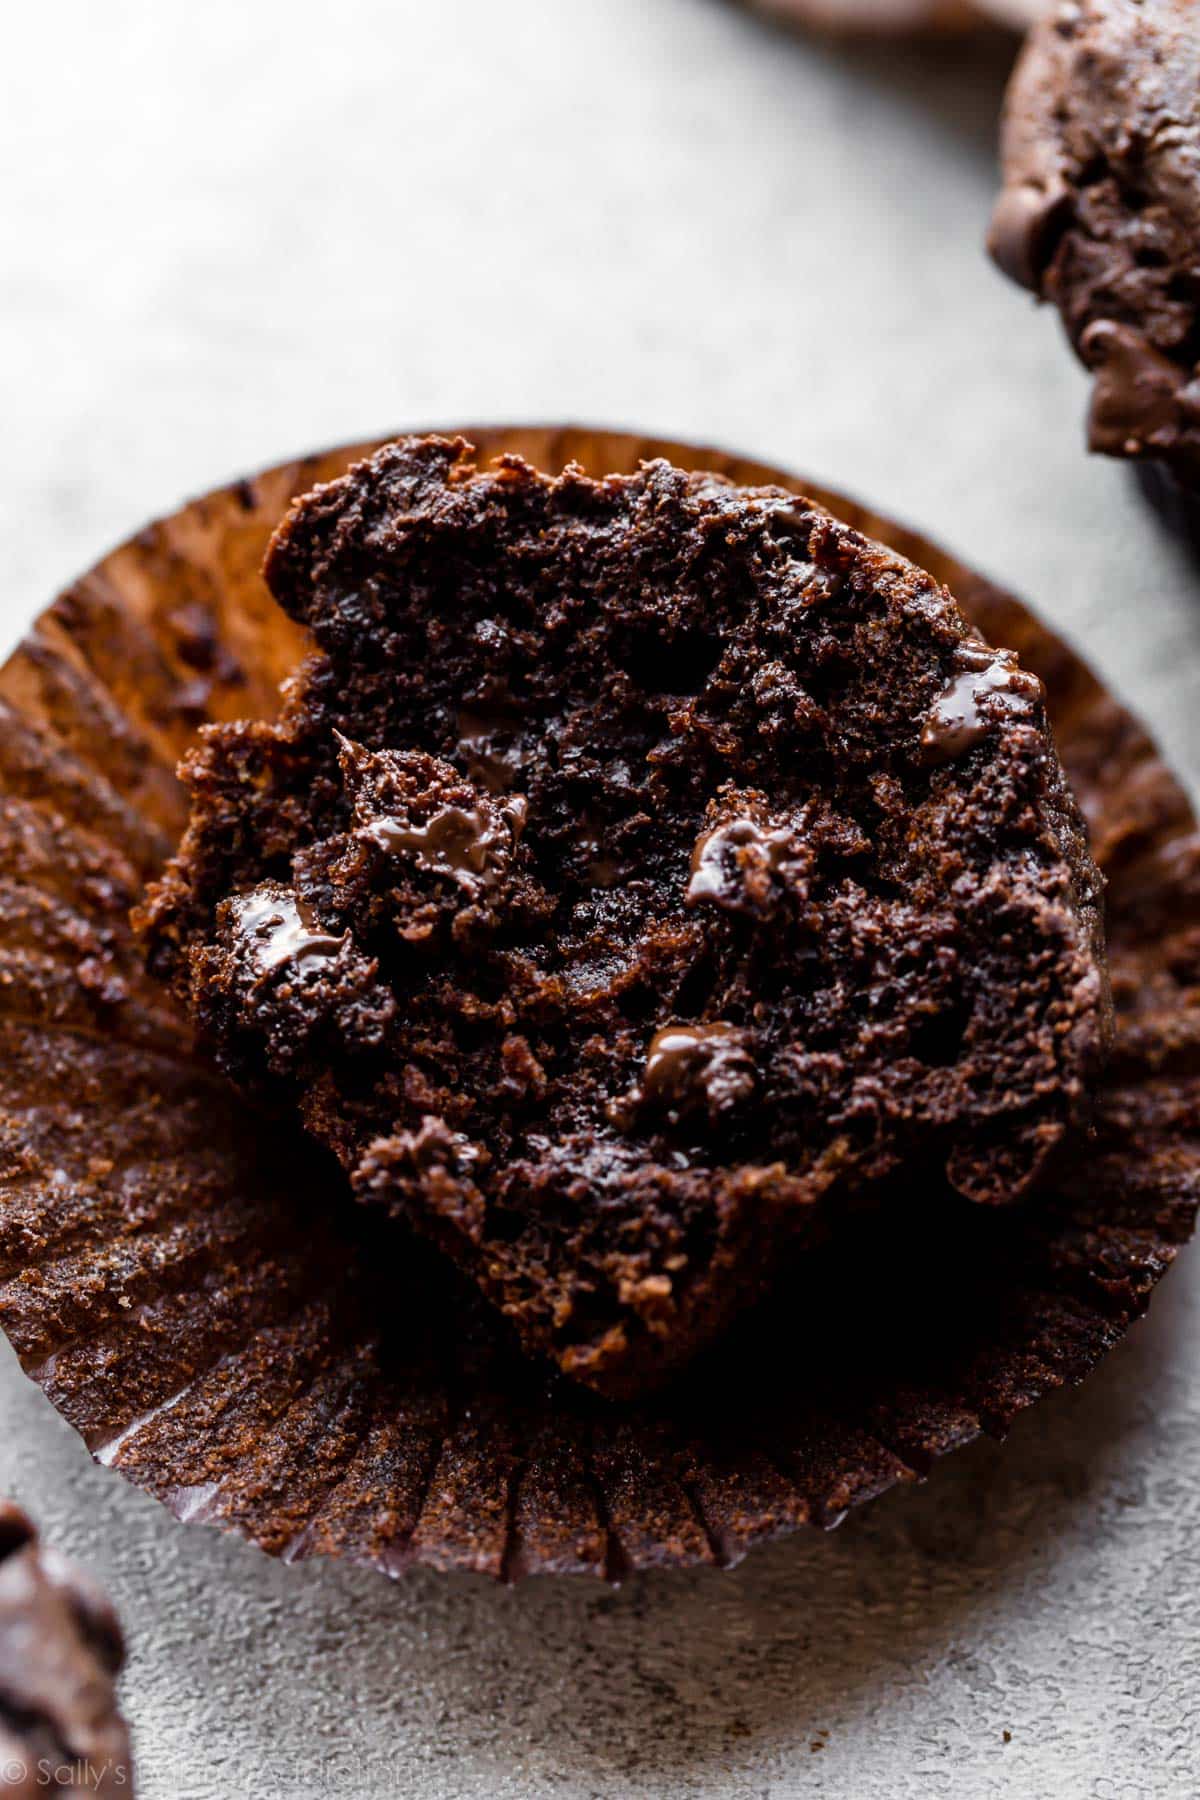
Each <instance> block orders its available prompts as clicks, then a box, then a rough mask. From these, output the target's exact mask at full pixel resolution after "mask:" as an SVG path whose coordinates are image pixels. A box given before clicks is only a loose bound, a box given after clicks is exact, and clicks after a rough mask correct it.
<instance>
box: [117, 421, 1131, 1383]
mask: <svg viewBox="0 0 1200 1800" xmlns="http://www.w3.org/2000/svg"><path fill="white" fill-rule="evenodd" d="M469 448H470V447H469V446H467V445H464V444H463V443H462V442H461V441H455V442H450V441H446V440H443V439H436V438H434V439H423V440H422V439H412V440H407V441H404V442H401V443H398V444H395V445H392V446H389V447H388V448H386V449H384V450H383V451H381V452H379V453H378V454H377V455H376V456H374V457H373V458H371V459H370V460H369V461H368V462H366V463H363V464H361V465H359V466H358V467H357V468H356V469H353V470H352V471H351V472H350V473H349V474H348V475H347V476H345V477H344V478H343V479H342V480H340V481H337V482H334V483H332V484H331V485H329V486H327V487H324V488H318V489H316V490H315V491H314V492H313V493H311V494H310V495H308V496H307V497H306V498H305V499H303V500H302V501H300V502H299V503H298V504H297V505H296V506H295V507H294V508H293V510H292V512H291V513H290V514H289V516H288V518H287V519H286V520H285V522H284V524H283V525H282V526H281V528H280V530H279V531H278V533H277V534H276V537H275V540H274V542H273V544H272V547H271V551H270V554H269V556H268V561H267V569H266V572H267V578H268V582H269V584H270V586H271V589H272V591H273V593H274V594H275V596H276V598H277V600H278V601H279V602H280V604H281V605H282V606H283V607H284V609H285V610H286V611H287V612H288V613H289V614H290V615H291V617H292V618H294V619H296V620H299V621H301V622H302V623H304V624H306V625H307V626H308V627H309V628H310V629H311V631H312V633H313V636H314V638H315V640H316V643H317V646H318V652H317V654H316V655H315V656H314V657H312V658H310V660H309V661H308V662H307V663H306V665H305V666H304V668H303V669H302V671H301V672H300V674H299V675H298V677H296V678H295V679H294V680H293V682H292V683H291V684H290V686H289V689H288V691H287V695H286V704H285V708H284V712H283V715H282V718H281V720H280V721H279V722H278V723H277V724H269V725H268V724H262V723H249V724H241V725H230V726H217V727H212V728H210V729H209V730H208V731H207V733H206V734H205V739H204V742H203V744H202V746H201V748H200V749H199V750H198V751H197V752H196V753H195V754H194V755H193V756H192V757H191V758H189V760H188V762H187V763H186V764H185V768H184V774H185V778H186V780H187V781H188V782H189V784H190V786H191V789H192V804H193V810H192V817H191V823H190V826H189V829H188V832H187V834H186V836H185V839H184V841H183V843H182V845H181V847H180V851H179V854H178V856H177V858H176V860H175V862H174V863H173V864H172V866H171V867H170V868H169V870H168V871H167V873H166V876H165V877H164V879H163V881H162V882H161V883H160V884H159V885H158V886H157V888H155V889H154V890H153V891H152V892H151V894H150V896H149V899H148V902H147V905H146V907H145V908H144V910H143V912H142V914H141V915H140V918H139V924H140V928H141V929H142V931H143V932H144V934H145V938H146V942H147V945H148V949H149V954H150V958H151V962H152V965H153V966H154V967H155V968H156V969H158V970H159V971H160V972H161V973H163V974H164V975H166V976H168V977H169V978H170V979H172V980H173V981H174V983H175V984H176V985H177V987H178V989H179V990H180V991H181V992H182V993H183V994H185V995H186V997H187V998H188V1001H189V1003H190V1006H191V1008H192V1012H193V1016H194V1018H195V1020H196V1023H197V1026H198V1029H199V1033H200V1037H201V1040H202V1042H203V1043H205V1044H206V1045H207V1046H208V1047H209V1048H210V1050H211V1052H212V1054H213V1055H214V1056H215V1058H216V1060H217V1061H218V1062H219V1063H220V1065H221V1066H222V1067H223V1068H224V1069H226V1070H227V1071H228V1073H229V1074H230V1075H232V1076H233V1078H234V1079H235V1080H236V1081H237V1082H238V1083H239V1084H241V1085H242V1086H243V1087H246V1088H249V1089H251V1090H252V1091H254V1092H257V1093H258V1094H260V1095H262V1096H263V1097H264V1098H265V1099H266V1100H268V1101H269V1102H270V1103H271V1104H273V1105H283V1106H290V1107H294V1108H296V1109H297V1110H298V1112H299V1114H300V1117H301V1118H302V1119H303V1120H304V1122H305V1124H306V1126H307V1127H308V1129H309V1130H310V1131H311V1132H312V1133H313V1134H314V1135H315V1136H316V1137H317V1138H318V1139H319V1140H320V1141H321V1142H323V1143H325V1144H326V1145H328V1146H329V1147H331V1148H332V1149H333V1150H334V1151H335V1153H336V1155H337V1157H338V1158H339V1159H340V1161H341V1163H342V1165H343V1166H344V1168H345V1169H346V1170H347V1171H348V1173H349V1175H350V1178H351V1180H352V1182H353V1184H354V1187H355V1189H356V1191H357V1192H358V1194H359V1195H360V1196H361V1197H362V1198H363V1199H364V1200H368V1201H371V1202H373V1203H375V1204H376V1205H378V1206H380V1207H382V1208H384V1209H385V1210H386V1211H387V1212H389V1213H391V1214H393V1215H395V1216H396V1217H397V1218H399V1219H402V1220H404V1221H406V1222H408V1223H409V1224H412V1225H415V1226H416V1227H417V1228H419V1229H420V1230H422V1231H424V1232H426V1233H427V1234H429V1235H430V1236H432V1237H433V1238H434V1239H435V1240H436V1241H437V1242H438V1243H439V1244H441V1245H442V1246H443V1248H445V1249H446V1250H447V1251H448V1252H449V1254H450V1255H451V1256H452V1257H453V1258H454V1259H455V1260H456V1261H457V1262H458V1263H459V1265H460V1267H461V1268H463V1269H464V1270H465V1271H466V1272H467V1274H468V1275H470V1277H471V1278H472V1279H474V1280H475V1281H476V1282H477V1283H478V1284H479V1286H480V1287H481V1288H482V1290H483V1291H484V1293H485V1294H486V1295H487V1296H488V1297H489V1298H490V1299H491V1300H492V1301H494V1302H495V1303H496V1304H497V1305H498V1306H499V1307H500V1308H501V1309H502V1310H503V1311H504V1312H505V1313H506V1314H507V1316H508V1317H509V1318H510V1319H511V1320H512V1322H513V1323H514V1325H515V1326H516V1328H517V1330H518V1332H519V1333H520V1334H521V1336H522V1338H523V1340H524V1342H525V1343H526V1344H527V1345H528V1346H529V1347H531V1348H533V1349H536V1350H539V1351H542V1352H546V1353H548V1354H550V1355H551V1356H553V1357H554V1358H555V1359H556V1360H557V1361H558V1363H559V1364H560V1366H561V1367H562V1368H563V1369H564V1370H566V1371H567V1372H568V1373H570V1374H572V1375H575V1376H577V1377H579V1378H580V1379H583V1380H585V1381H587V1382H589V1383H591V1384H592V1385H593V1386H595V1387H597V1388H599V1389H601V1390H603V1391H605V1392H606V1393H610V1394H616V1393H628V1392H631V1391H634V1390H636V1389H639V1388H641V1387H644V1386H646V1385H649V1384H650V1383H652V1382H654V1381H656V1380H660V1379H662V1377H663V1376H664V1375H665V1374H666V1373H667V1372H668V1371H669V1370H670V1369H672V1368H673V1367H675V1366H677V1365H678V1364H679V1363H681V1362H683V1361H684V1360H685V1359H686V1358H687V1357H689V1356H690V1355H692V1354H693V1353H694V1351H695V1350H696V1349H697V1348H698V1347H699V1346H700V1345H701V1344H703V1343H704V1342H706V1341H708V1340H710V1339H711V1338H712V1337H713V1336H714V1335H715V1333H716V1332H717V1331H719V1330H720V1329H721V1328H722V1326H723V1325H724V1324H725V1323H726V1322H727V1321H728V1320H729V1319H730V1318H731V1317H732V1316H733V1315H734V1314H735V1313H736V1312H737V1311H738V1310H740V1309H741V1308H743V1307H745V1306H746V1305H747V1304H748V1303H749V1302H750V1301H751V1300H752V1299H753V1298H754V1296H755V1295H757V1294H758V1293H760V1292H761V1291H762V1288H763V1287H764V1285H765V1284H766V1283H767V1282H768V1281H775V1280H778V1279H780V1277H781V1270H782V1267H783V1265H784V1263H785V1260H786V1258H787V1257H789V1256H791V1255H793V1254H795V1253H796V1252H797V1251H799V1250H801V1249H803V1248H804V1247H805V1246H807V1245H810V1244H812V1243H813V1242H814V1241H815V1240H816V1238H817V1237H818V1236H820V1235H821V1234H823V1233H824V1232H825V1231H826V1230H827V1229H828V1228H829V1226H830V1223H831V1221H834V1220H837V1219H838V1218H840V1217H843V1216H845V1215H846V1214H847V1213H848V1212H849V1211H850V1210H852V1209H855V1210H856V1209H858V1208H860V1207H862V1206H865V1205H868V1204H870V1205H873V1206H878V1205H884V1204H886V1205H888V1206H891V1207H895V1208H903V1207H905V1206H912V1205H913V1204H914V1202H916V1203H918V1204H919V1203H920V1197H921V1195H922V1194H923V1193H928V1191H929V1188H930V1184H941V1185H944V1184H945V1183H946V1182H949V1183H950V1184H951V1186H952V1187H953V1188H955V1189H956V1190H957V1191H958V1193H959V1194H960V1195H961V1196H964V1197H965V1198H966V1199H968V1200H974V1201H978V1202H981V1203H986V1204H999V1203H1006V1202H1010V1201H1014V1200H1018V1199H1020V1198H1022V1197H1024V1196H1025V1195H1027V1194H1029V1193H1030V1192H1031V1191H1032V1190H1033V1189H1034V1188H1035V1186H1036V1183H1037V1181H1038V1179H1039V1177H1040V1176H1041V1175H1042V1173H1043V1171H1044V1170H1045V1168H1046V1165H1047V1162H1048V1159H1049V1158H1050V1157H1051V1155H1052V1153H1053V1152H1054V1151H1055V1149H1056V1148H1057V1147H1058V1146H1059V1145H1060V1144H1061V1143H1062V1141H1063V1139H1064V1137H1065V1135H1066V1134H1067V1133H1068V1132H1069V1131H1070V1129H1071V1127H1072V1126H1073V1125H1074V1124H1075V1122H1076V1121H1077V1120H1078V1118H1079V1116H1080V1112H1081V1108H1082V1106H1083V1104H1084V1101H1085V1098H1086V1093H1087V1088H1088V1083H1089V1076H1090V1072H1091V1068H1092V1065H1093V1062H1094V1060H1095V1058H1096V1056H1097V1054H1098V1051H1099V1049H1100V1047H1101V1042H1102V1038H1103V1033H1104V1021H1105V983H1104V977H1103V956H1102V949H1101V934H1100V892H1099V877H1098V875H1097V873H1096V871H1095V869H1094V867H1093V865H1092V863H1091V860H1090V858H1089V855H1088V852H1087V849H1086V845H1085V842H1084V838H1083V833H1082V829H1081V826H1080V822H1079V818H1078V815H1077V813H1076V810H1075V807H1074V803H1073V801H1072V799H1071V797H1070V794H1069V792H1068V790H1067V788H1066V785H1065V782H1064V780H1063V776H1062V772H1061V770H1060V768H1059V765H1058V763H1057V760H1056V758H1055V755H1054V751H1053V747H1052V744H1051V742H1050V738H1049V733H1048V728H1047V724H1046V718H1045V712H1044V707H1043V701H1042V694H1041V688H1040V684H1039V683H1038V681H1037V680H1036V678H1035V677H1033V676H1032V675H1030V674H1028V673H1026V672H1025V671H1023V670H1022V669H1021V668H1020V667H1019V665H1018V664H1017V661H1016V659H1015V657H1013V656H1012V655H1010V654H1009V653H1007V652H1005V651H1002V650H994V649H992V648H990V647H988V646H987V645H985V644H984V643H983V642H982V641H981V640H980V639H979V638H978V637H977V636H975V635H973V634H972V633H971V632H970V630H969V629H968V627H967V626H966V624H965V622H964V620H963V619H962V617H961V615H960V613H959V611H958V609H957V607H956V606H955V603H954V601H953V599H952V598H951V596H950V595H949V593H948V592H946V590H945V589H942V588H939V587H938V586H937V584H936V583H935V582H934V581H933V580H932V579H931V577H929V576H928V575H926V574H924V573H923V572H922V571H920V570H919V569H916V568H914V567H913V566H912V565H910V564H908V563H906V562H904V561H903V560H902V559H901V558H899V557H897V556H895V555H893V554H892V553H891V552H890V551H888V550H886V549H884V548H883V547H882V546H880V545H878V544H874V543H872V542H870V541H869V540H868V539H865V538H863V537H862V536H860V535H859V534H858V533H856V532H854V531H852V530H850V529H849V528H847V527H846V526H844V525H842V524H840V523H839V522H838V521H837V520H835V519H833V518H832V517H830V516H829V515H828V514H827V513H825V512H823V511H821V509H820V508H818V507H816V506H814V505H812V504H811V503H809V502H806V501H802V500H797V499H796V497H795V496H793V495H791V494H788V493H785V492H783V491H781V490H775V489H739V488H736V487H733V486H730V485H729V484H727V483H724V482H722V481H721V480H719V479H717V478H715V477H712V476H702V475H688V474H685V473H683V472H682V471H680V470H678V469H675V468H672V467H671V466H670V465H668V464H666V463H662V462H659V463H651V464H647V465H645V466H643V468H642V469H641V471H640V472H639V473H638V474H636V475H634V476H629V477H616V476H614V477H610V478H608V479H607V480H602V481H595V480H591V479H589V478H587V477H585V476H584V475H583V474H582V473H581V472H580V471H579V470H577V469H568V470H567V471H566V472H565V473H564V474H563V475H562V476H561V477H559V478H557V479H549V478H547V477H545V476H542V475H540V474H538V473H537V472H536V471H535V470H533V469H532V468H530V467H529V466H528V465H526V464H525V463H523V462H522V461H520V460H519V459H517V458H514V457H506V458H502V459H501V460H500V462H499V463H498V464H497V465H496V466H495V467H494V468H493V469H491V470H489V471H487V472H483V473H480V472H477V471H476V470H475V469H474V467H473V465H472V464H471V463H470V461H469ZM964 1203H965V1201H964ZM396 1243H397V1246H398V1248H397V1254H402V1253H403V1251H402V1243H403V1239H402V1238H400V1237H397V1239H396Z"/></svg>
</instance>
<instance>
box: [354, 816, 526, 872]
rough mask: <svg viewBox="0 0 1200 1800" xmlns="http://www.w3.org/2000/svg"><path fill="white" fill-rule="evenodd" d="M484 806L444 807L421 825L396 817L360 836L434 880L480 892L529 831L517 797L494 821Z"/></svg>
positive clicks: (379, 822) (366, 827) (377, 822)
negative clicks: (410, 860)
mask: <svg viewBox="0 0 1200 1800" xmlns="http://www.w3.org/2000/svg"><path fill="white" fill-rule="evenodd" d="M489 812H490V809H485V808H483V807H464V806H443V807H439V808H438V810H437V811H436V812H434V813H431V814H430V816H429V818H428V819H426V821H425V823H424V824H423V825H414V824H412V823H411V821H409V820H406V819H398V818H383V819H373V820H372V821H371V823H370V824H369V825H364V826H362V827H361V835H362V836H363V837H365V838H367V839H368V840H369V841H370V842H371V843H372V844H374V845H375V847H376V848H377V849H379V850H382V851H384V853H385V854H386V855H388V856H401V855H405V854H409V855H412V856H414V857H415V858H416V861H417V863H418V864H419V866H420V867H421V868H423V869H427V870H429V871H430V873H432V874H435V875H450V876H452V877H453V879H454V880H455V881H458V882H460V883H461V884H462V886H463V887H466V888H470V889H477V888H480V887H484V886H486V885H487V884H488V883H489V882H491V881H494V880H495V878H496V875H497V874H498V873H499V872H500V870H501V869H502V868H503V867H504V865H505V864H506V863H507V861H508V858H509V856H510V854H511V851H512V847H513V845H514V843H515V842H516V841H517V839H518V838H519V837H520V835H521V832H522V830H523V829H524V826H525V820H526V816H527V813H528V806H527V803H526V801H525V799H524V797H523V796H522V795H520V794H515V795H514V796H513V797H512V799H511V800H509V801H508V803H507V804H506V805H505V806H503V807H502V808H500V809H499V811H498V812H497V813H496V814H495V815H494V816H489Z"/></svg>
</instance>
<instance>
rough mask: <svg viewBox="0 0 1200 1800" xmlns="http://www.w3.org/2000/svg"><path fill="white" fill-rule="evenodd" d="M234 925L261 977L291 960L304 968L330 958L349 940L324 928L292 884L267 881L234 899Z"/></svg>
mask: <svg viewBox="0 0 1200 1800" xmlns="http://www.w3.org/2000/svg"><path fill="white" fill-rule="evenodd" d="M230 907H231V909H232V912H233V919H234V926H235V929H236V931H237V933H238V935H239V936H240V937H241V938H243V939H244V940H245V942H246V943H247V945H248V947H249V949H250V954H251V959H252V961H253V963H254V965H255V967H256V969H257V971H258V974H259V976H260V978H261V979H263V980H265V979H266V978H267V976H268V975H272V974H274V972H275V971H276V969H281V968H283V967H284V965H285V964H287V963H292V964H294V965H295V966H296V967H297V968H300V969H304V968H307V967H310V966H311V965H313V964H314V963H320V962H326V961H328V960H329V959H330V958H331V957H334V956H336V955H337V953H338V951H339V950H341V949H342V947H343V945H344V944H345V943H346V937H345V934H343V935H342V936H341V937H334V936H332V935H331V934H330V933H329V932H326V931H322V930H321V928H320V926H319V924H318V923H317V921H316V919H314V917H313V915H312V913H311V911H310V909H309V908H308V907H307V906H306V905H305V904H304V902H303V901H302V900H300V899H298V898H297V896H296V895H295V894H294V893H293V892H292V891H291V890H290V889H288V888H284V887H281V886H280V885H279V884H278V883H277V882H272V881H264V882H263V883H262V884H261V885H260V886H259V887H256V888H253V889H252V890H251V892H250V893H248V894H235V895H234V897H233V899H232V900H231V901H230Z"/></svg>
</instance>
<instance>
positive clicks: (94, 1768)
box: [0, 1501, 133, 1800]
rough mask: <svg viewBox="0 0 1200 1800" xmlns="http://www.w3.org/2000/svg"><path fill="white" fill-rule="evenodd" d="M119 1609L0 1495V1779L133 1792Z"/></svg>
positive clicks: (17, 1790)
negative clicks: (118, 1687)
mask: <svg viewBox="0 0 1200 1800" xmlns="http://www.w3.org/2000/svg"><path fill="white" fill-rule="evenodd" d="M124 1655H125V1651H124V1643H123V1640H122V1636H121V1628H120V1626H119V1624H118V1623H117V1618H116V1614H115V1613H114V1612H113V1610H112V1607H111V1606H110V1605H109V1603H108V1601H107V1599H106V1598H105V1596H104V1594H103V1593H101V1591H100V1589H99V1588H98V1587H97V1586H96V1585H95V1583H94V1582H93V1581H91V1580H90V1579H89V1577H87V1576H86V1575H84V1574H83V1572H82V1571H81V1570H79V1569H76V1568H75V1567H74V1566H73V1565H72V1564H70V1563H68V1562H67V1561H66V1560H65V1559H64V1558H63V1557H60V1556H58V1555H57V1554H56V1553H55V1552H54V1551H52V1550H44V1549H40V1548H39V1546H38V1543H37V1537H36V1534H35V1532H34V1529H33V1526H32V1525H31V1524H30V1522H29V1520H28V1519H27V1518H26V1516H25V1514H24V1513H23V1512H22V1511H21V1510H20V1508H19V1507H16V1506H13V1505H12V1503H11V1502H10V1501H0V1771H3V1774H2V1776H0V1787H3V1789H4V1792H5V1793H6V1794H11V1795H14V1796H17V1797H18V1800H20V1797H23V1796H29V1800H32V1797H33V1796H34V1795H37V1794H43V1793H46V1792H47V1791H54V1792H56V1793H57V1792H60V1791H62V1790H67V1791H69V1792H71V1793H76V1792H78V1793H92V1794H109V1795H116V1794H132V1793H133V1773H132V1760H131V1753H130V1746H129V1732H128V1730H127V1729H126V1726H125V1722H124V1720H123V1719H122V1718H121V1715H120V1713H119V1712H118V1710H117V1700H116V1691H115V1687H114V1678H115V1676H116V1674H117V1672H118V1671H119V1669H120V1667H121V1664H122V1662H123V1661H124Z"/></svg>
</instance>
